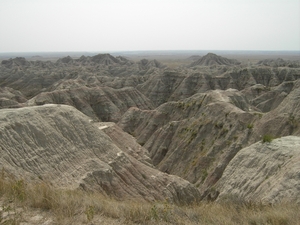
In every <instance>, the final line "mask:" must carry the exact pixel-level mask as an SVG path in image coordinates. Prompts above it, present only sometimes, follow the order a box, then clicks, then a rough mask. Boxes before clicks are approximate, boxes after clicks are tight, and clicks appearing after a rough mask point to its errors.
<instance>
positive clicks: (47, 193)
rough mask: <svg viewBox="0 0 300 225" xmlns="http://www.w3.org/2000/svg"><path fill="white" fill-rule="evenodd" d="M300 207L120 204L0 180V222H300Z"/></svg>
mask: <svg viewBox="0 0 300 225" xmlns="http://www.w3.org/2000/svg"><path fill="white" fill-rule="evenodd" d="M299 209H300V206H299V205H293V204H285V203H281V204H277V205H262V204H254V203H249V202H248V203H246V202H241V201H238V200H237V199H233V198H230V197H228V198H227V200H225V201H224V202H219V203H216V202H214V203H212V202H201V203H196V202H195V203H194V204H191V205H172V204H169V203H167V202H145V201H130V200H126V201H116V200H114V199H110V198H108V197H104V196H102V195H101V194H99V193H87V192H83V191H80V190H75V191H69V190H58V189H54V188H52V187H51V186H50V185H48V184H47V183H46V182H41V183H39V184H37V183H36V184H30V183H26V182H25V181H23V180H16V179H15V178H13V177H11V176H8V175H7V173H5V172H4V171H2V173H1V176H0V224H33V225H34V224H222V225H223V224H278V225H279V224H280V225H282V224H293V225H294V224H300V214H299Z"/></svg>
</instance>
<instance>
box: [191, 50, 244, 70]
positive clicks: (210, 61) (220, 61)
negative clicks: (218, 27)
mask: <svg viewBox="0 0 300 225" xmlns="http://www.w3.org/2000/svg"><path fill="white" fill-rule="evenodd" d="M238 64H240V62H238V61H237V60H235V59H227V58H225V57H222V56H219V55H216V54H213V53H208V54H207V55H205V56H203V57H201V58H200V59H198V60H197V61H195V62H193V63H192V64H191V65H190V66H191V67H193V66H212V65H227V66H229V65H238Z"/></svg>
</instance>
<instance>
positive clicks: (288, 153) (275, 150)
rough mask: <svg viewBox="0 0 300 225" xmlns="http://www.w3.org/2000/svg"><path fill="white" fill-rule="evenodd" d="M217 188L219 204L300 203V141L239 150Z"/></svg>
mask: <svg viewBox="0 0 300 225" xmlns="http://www.w3.org/2000/svg"><path fill="white" fill-rule="evenodd" d="M216 187H217V189H218V190H219V191H220V195H219V197H218V199H219V200H222V199H226V198H234V199H238V200H242V201H254V202H263V203H276V202H298V203H300V137H296V136H286V137H282V138H278V139H275V140H273V141H272V142H270V143H268V142H265V143H263V142H262V141H260V142H257V143H255V144H253V145H251V146H249V147H247V148H244V149H242V150H240V151H239V152H238V153H237V154H236V156H235V157H234V158H233V159H232V160H231V162H230V163H229V164H228V166H227V167H226V169H225V171H224V173H223V176H222V177H221V179H220V180H219V181H218V183H217V186H216Z"/></svg>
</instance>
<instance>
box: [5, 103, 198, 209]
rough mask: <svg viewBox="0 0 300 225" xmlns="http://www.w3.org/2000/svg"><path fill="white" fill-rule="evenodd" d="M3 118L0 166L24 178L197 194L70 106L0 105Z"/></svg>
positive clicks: (161, 195)
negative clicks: (138, 157) (130, 151)
mask: <svg viewBox="0 0 300 225" xmlns="http://www.w3.org/2000/svg"><path fill="white" fill-rule="evenodd" d="M0 121H1V123H0V137H1V138H0V151H1V158H0V166H1V168H4V170H6V171H8V172H9V173H12V174H14V175H16V176H20V177H22V179H32V180H33V181H34V180H35V181H37V180H39V179H43V180H45V181H48V182H51V184H52V185H54V186H56V187H64V188H68V189H74V188H82V189H84V190H94V191H100V192H102V193H103V194H107V195H110V196H114V197H117V198H143V199H146V200H164V199H168V200H169V201H173V202H178V203H179V202H181V203H188V202H193V201H197V200H198V199H199V191H198V190H197V189H196V188H195V187H194V186H193V185H191V184H190V183H189V182H187V181H185V180H183V179H181V178H179V177H177V176H172V175H168V174H165V173H162V172H160V171H158V170H155V169H153V168H151V167H149V166H147V165H145V164H144V163H141V162H139V161H138V160H136V159H135V158H134V157H132V156H131V155H130V154H127V153H125V152H123V151H122V150H121V149H120V148H118V147H117V145H115V144H114V143H113V141H112V139H111V138H109V137H108V136H107V135H106V134H105V133H104V132H103V131H102V129H103V127H102V126H99V124H93V123H92V122H91V120H90V118H88V117H86V116H85V115H84V114H82V113H81V112H79V111H78V110H76V109H75V108H73V107H71V106H63V105H62V106H59V105H44V106H35V107H25V108H21V109H2V110H0Z"/></svg>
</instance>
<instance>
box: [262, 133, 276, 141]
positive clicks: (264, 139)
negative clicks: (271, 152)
mask: <svg viewBox="0 0 300 225" xmlns="http://www.w3.org/2000/svg"><path fill="white" fill-rule="evenodd" d="M273 139H274V137H273V136H272V135H269V134H265V135H264V136H263V139H262V142H263V143H265V142H268V143H270V142H271V141H273Z"/></svg>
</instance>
